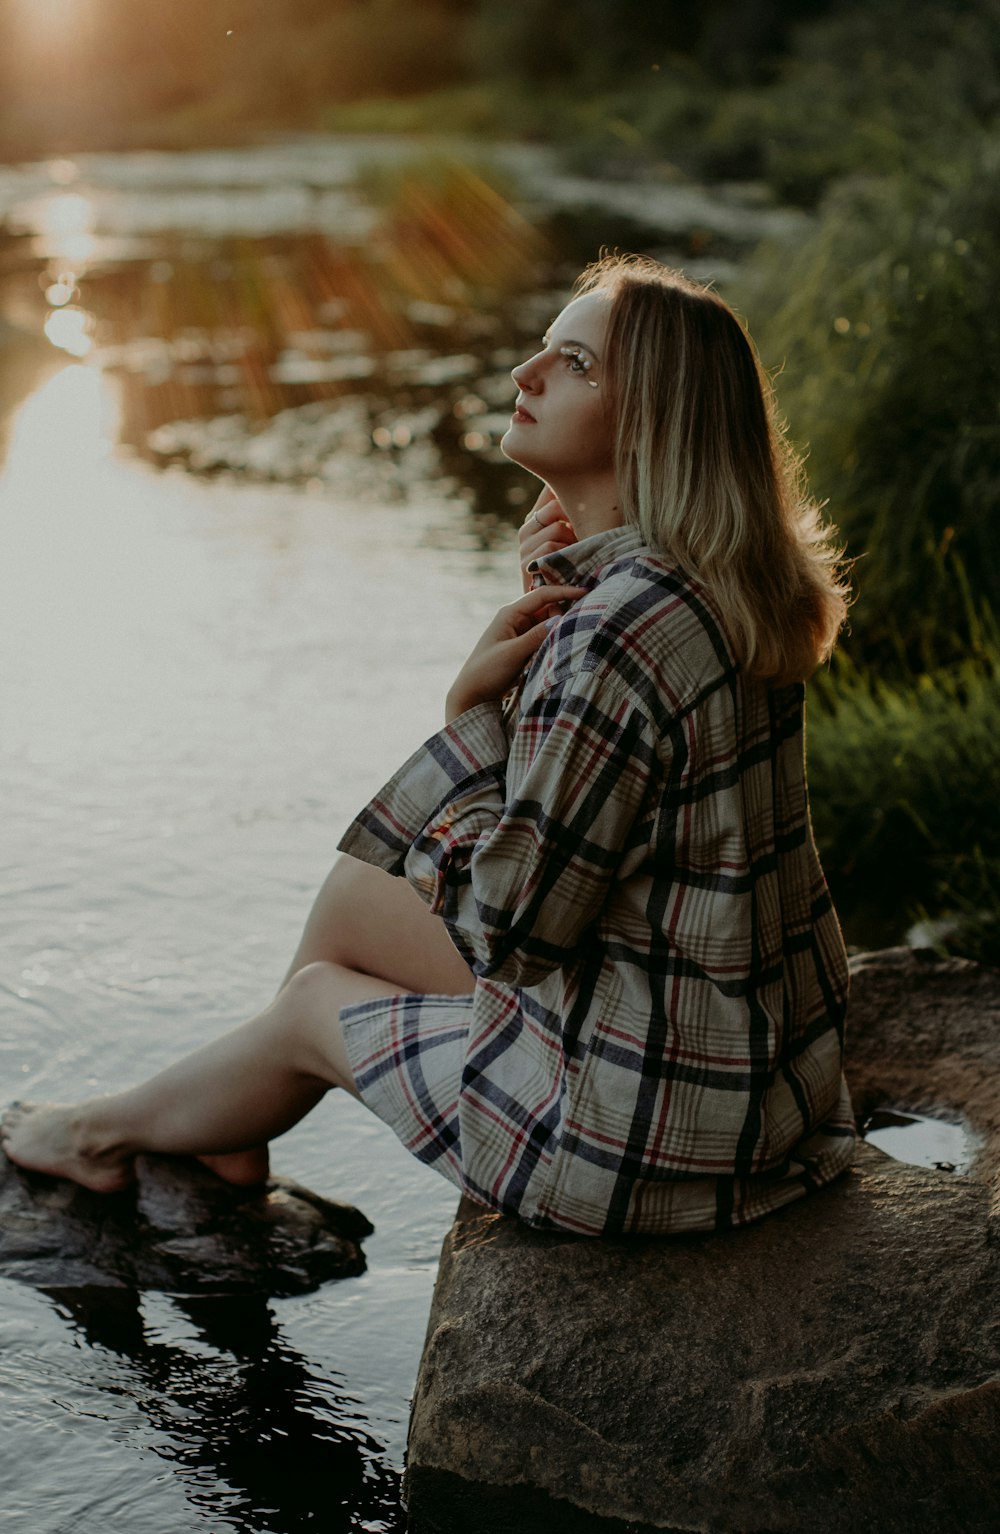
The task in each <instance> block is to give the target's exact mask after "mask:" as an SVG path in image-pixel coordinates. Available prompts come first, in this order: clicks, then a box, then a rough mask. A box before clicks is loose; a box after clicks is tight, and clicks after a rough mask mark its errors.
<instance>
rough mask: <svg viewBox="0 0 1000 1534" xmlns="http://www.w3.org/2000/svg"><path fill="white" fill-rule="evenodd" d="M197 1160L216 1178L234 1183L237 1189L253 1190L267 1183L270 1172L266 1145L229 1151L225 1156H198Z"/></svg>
mask: <svg viewBox="0 0 1000 1534" xmlns="http://www.w3.org/2000/svg"><path fill="white" fill-rule="evenodd" d="M198 1160H199V1161H200V1162H201V1163H202V1164H203V1165H204V1166H207V1167H208V1170H209V1171H210V1172H214V1173H215V1175H216V1177H222V1178H224V1180H225V1181H226V1182H231V1183H235V1184H236V1186H237V1187H238V1188H255V1187H257V1185H258V1184H259V1183H262V1182H267V1178H268V1173H269V1172H270V1170H271V1162H270V1157H269V1155H268V1150H267V1146H266V1145H258V1146H256V1147H255V1148H254V1149H253V1150H246V1151H230V1152H228V1153H227V1154H226V1155H219V1156H199V1157H198Z"/></svg>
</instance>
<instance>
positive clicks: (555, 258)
mask: <svg viewBox="0 0 1000 1534" xmlns="http://www.w3.org/2000/svg"><path fill="white" fill-rule="evenodd" d="M511 156H512V158H511V159H509V161H508V163H506V164H505V165H504V166H503V167H502V171H501V173H500V179H501V181H503V178H507V183H506V184H510V185H512V186H513V183H514V180H515V179H516V178H517V177H520V178H521V179H520V182H519V183H518V185H519V186H520V191H517V190H511V191H510V192H509V193H508V192H506V191H498V190H497V189H496V185H495V181H494V180H491V179H490V178H489V177H487V178H486V179H485V180H484V179H483V178H481V177H480V176H479V174H478V172H475V171H473V170H471V169H469V167H468V166H467V165H466V166H464V167H463V165H462V164H461V163H458V165H457V168H456V162H454V160H451V161H449V162H448V163H447V164H445V162H436V163H435V164H433V165H430V166H428V165H427V164H424V166H423V169H422V170H421V169H420V167H419V165H418V170H417V171H416V172H414V174H413V176H411V177H410V179H409V180H407V178H406V176H405V175H401V172H400V170H399V154H398V150H396V149H392V146H389V147H387V146H385V145H378V144H374V145H361V146H359V145H357V144H350V145H345V144H342V143H339V144H338V143H336V142H327V141H323V142H316V141H312V142H310V143H306V144H289V145H285V146H280V145H279V146H275V147H270V148H268V149H259V150H246V151H234V152H226V153H201V154H191V155H187V156H184V155H168V156H140V155H131V156H92V157H86V158H83V159H81V160H78V161H70V160H65V161H54V162H48V163H47V164H45V165H39V166H27V167H8V168H3V169H2V170H0V218H2V220H3V226H2V227H3V233H2V235H0V342H2V345H3V350H4V359H5V368H4V381H3V384H2V389H0V411H2V418H3V432H4V439H3V440H4V447H3V454H4V456H3V462H2V468H0V547H2V560H3V569H4V573H5V582H4V601H3V602H2V603H0V640H2V647H3V655H4V665H3V668H2V670H3V674H2V679H0V721H2V737H0V752H2V775H3V785H4V803H5V815H4V824H5V856H4V859H3V866H2V869H0V881H2V889H0V895H2V901H3V910H4V913H5V920H4V923H3V932H2V937H0V984H2V989H3V997H4V1010H3V1029H2V1037H0V1061H2V1067H3V1090H2V1094H0V1095H2V1097H3V1099H4V1100H10V1099H13V1098H23V1099H28V1100H40V1099H41V1100H44V1099H49V1100H66V1099H73V1098H77V1097H79V1096H81V1095H84V1094H86V1093H89V1092H92V1091H98V1090H105V1089H112V1088H115V1087H118V1086H120V1085H124V1084H125V1083H127V1082H128V1081H129V1080H132V1079H134V1078H135V1077H137V1076H139V1075H143V1074H147V1073H149V1072H151V1071H152V1070H154V1069H157V1068H159V1067H160V1066H162V1065H164V1064H166V1063H167V1062H168V1061H170V1060H171V1059H172V1058H174V1057H175V1056H176V1055H177V1054H178V1053H180V1052H183V1051H185V1050H187V1049H189V1048H191V1047H193V1046H195V1045H196V1044H198V1043H199V1042H201V1041H202V1040H204V1039H205V1038H207V1037H209V1036H211V1035H213V1034H215V1033H217V1032H219V1031H221V1030H223V1029H224V1028H227V1027H229V1026H231V1025H232V1024H234V1023H236V1022H237V1021H239V1020H241V1019H242V1018H244V1017H245V1016H248V1015H249V1014H251V1013H252V1012H253V1011H255V1010H256V1009H257V1008H258V1007H259V1006H260V1005H261V1004H262V1003H263V1002H264V1001H265V1000H266V999H267V998H268V996H269V995H270V993H271V992H272V991H273V989H274V987H275V985H276V984H277V981H278V979H279V977H280V976H281V974H282V973H283V971H284V969H285V967H286V965H287V962H288V958H289V956H290V953H291V951H292V949H293V947H294V944H295V942H296V939H297V936H298V932H299V929H300V926H301V923H302V921H303V920H304V918H305V915H306V913H307V910H308V907H309V904H310V901H311V898H312V895H313V893H314V891H315V889H316V888H317V886H318V885H319V883H320V881H321V880H322V878H323V876H324V875H325V873H326V871H327V869H328V867H329V865H330V863H331V861H332V858H333V856H334V849H335V845H336V841H337V839H338V836H339V834H340V832H341V830H342V828H343V826H344V824H345V822H346V821H347V820H348V818H349V817H350V816H351V815H352V814H353V813H354V812H355V811H356V810H357V809H358V808H360V806H361V805H362V804H363V803H364V802H365V800H366V799H367V798H368V797H369V795H370V794H371V793H372V792H373V791H374V790H375V789H376V788H377V787H378V785H379V784H380V783H381V782H382V781H383V780H384V779H385V778H386V777H387V776H388V775H389V773H390V772H391V771H392V770H393V768H394V767H395V766H396V765H397V764H398V762H399V761H400V760H401V759H402V758H403V757H404V755H405V754H407V753H408V752H409V751H410V750H411V749H412V748H413V747H414V746H415V745H416V744H418V743H419V741H420V740H422V739H423V738H424V737H425V736H426V735H427V734H429V733H430V732H432V731H433V730H434V729H435V728H437V726H438V724H439V722H440V719H441V714H442V708H443V698H444V693H445V691H446V688H447V685H448V683H449V681H450V679H451V676H452V674H453V671H454V669H455V667H456V664H457V662H458V660H460V659H461V657H462V656H463V655H464V653H465V651H466V650H467V649H468V647H469V646H470V645H471V643H472V642H473V641H474V639H475V638H476V637H477V636H478V634H479V632H480V630H481V628H482V626H483V625H484V623H485V621H486V620H487V618H488V617H489V615H490V614H491V613H492V612H493V610H494V609H495V607H496V606H497V605H498V604H499V603H500V602H502V601H504V600H507V599H509V597H510V596H511V595H513V594H514V593H515V591H516V589H517V580H516V575H517V572H516V560H515V554H514V547H515V542H514V527H515V525H516V523H517V521H518V520H520V518H521V517H523V515H524V506H525V503H526V498H527V496H528V494H529V488H528V486H527V484H526V483H525V482H524V476H521V475H520V474H519V473H517V472H516V471H513V470H512V469H511V468H510V467H509V466H504V465H503V464H502V462H501V461H500V460H499V455H498V453H497V449H496V442H497V439H498V436H499V434H500V432H501V430H502V429H503V425H504V424H505V422H506V419H507V416H508V414H509V401H510V398H511V395H512V392H513V391H512V386H511V385H510V383H509V378H508V371H509V367H510V365H511V363H512V362H513V361H515V360H516V359H517V357H518V356H519V355H520V354H521V353H522V352H523V350H524V346H525V344H526V342H527V339H528V338H529V337H531V336H533V335H534V334H537V333H538V332H539V331H540V330H541V329H543V328H544V325H545V324H546V323H547V321H548V319H550V318H551V316H552V314H553V313H554V312H555V310H556V309H557V308H558V306H559V302H560V301H561V298H562V296H563V294H562V289H563V288H564V286H565V282H566V280H567V278H568V276H569V275H570V273H571V272H572V270H573V268H574V267H578V266H579V264H580V261H581V260H582V259H583V258H584V257H586V256H589V255H592V254H594V253H595V239H594V230H595V228H596V227H597V226H598V225H599V224H600V221H601V217H602V215H599V214H596V213H595V212H594V211H593V207H591V209H590V211H586V210H585V209H583V208H582V207H581V206H579V205H580V203H581V192H580V186H579V184H578V183H569V182H563V183H562V185H561V188H560V184H559V183H558V178H556V177H555V176H554V173H553V172H552V170H551V167H548V169H547V170H546V174H547V175H548V176H549V180H548V182H547V183H546V184H545V185H543V184H542V183H543V180H544V178H543V176H542V170H543V169H545V167H542V168H541V169H540V162H538V161H532V162H531V163H530V164H528V162H527V161H517V157H516V156H514V155H513V152H511ZM532 175H534V177H535V180H534V182H532V181H531V176H532ZM394 177H395V181H393V178H394ZM387 178H388V188H387ZM525 188H526V189H525ZM574 188H575V189H574ZM604 195H605V203H604V205H603V206H604V209H605V211H604V214H603V220H604V224H603V228H602V229H601V238H603V239H606V240H607V241H608V242H610V243H615V242H619V243H622V244H624V245H628V244H645V245H646V247H647V248H648V247H651V246H652V247H653V248H655V249H657V250H658V251H659V252H660V253H666V254H671V253H673V254H676V255H678V256H679V257H680V258H681V259H684V258H685V257H688V258H690V259H689V266H690V267H692V268H694V267H696V266H697V269H698V270H701V271H702V272H704V271H705V269H706V267H705V263H706V262H707V263H708V265H709V266H711V264H712V261H713V260H714V261H715V262H716V264H717V266H718V268H719V270H720V271H722V272H723V274H724V271H725V269H726V263H727V262H729V261H730V260H731V257H732V255H733V252H734V250H735V249H736V246H737V244H738V242H739V240H740V239H744V240H745V239H746V238H749V237H751V236H752V235H753V234H755V233H759V232H762V231H761V229H760V228H759V227H758V225H759V223H760V220H761V219H764V220H765V222H766V217H767V216H769V215H767V214H765V213H755V212H754V211H753V209H752V207H750V206H749V204H741V203H740V201H739V199H733V200H731V201H730V202H729V203H726V204H723V203H718V204H717V205H715V212H714V213H713V205H712V204H710V202H709V201H708V200H704V199H703V201H702V202H701V203H698V202H697V200H696V202H695V203H694V204H692V203H690V200H689V201H688V203H685V202H684V197H683V196H681V195H680V194H679V193H678V196H679V197H680V203H674V204H670V203H669V197H668V198H667V200H666V203H665V204H664V207H665V208H666V207H667V204H669V207H670V208H671V209H672V210H673V211H670V212H669V216H667V215H666V214H665V215H664V216H662V217H660V218H659V220H658V222H656V224H655V228H651V227H650V225H649V221H648V216H647V222H646V223H645V224H642V225H637V224H636V223H634V222H628V221H627V215H629V214H630V212H631V213H634V212H635V208H634V207H633V208H631V209H630V208H626V207H620V208H618V210H617V211H616V212H615V213H614V215H613V216H612V215H611V214H609V213H608V212H607V207H608V206H609V202H608V199H611V201H613V198H611V192H610V191H609V190H608V189H604ZM691 195H694V194H688V193H685V194H684V196H688V197H689V198H690V196H691ZM560 199H561V204H560ZM574 199H576V203H575V204H574ZM543 200H544V201H545V202H546V206H547V212H546V215H545V218H544V219H543V218H542V217H541V215H540V213H539V207H540V205H541V202H542V201H543ZM582 201H584V202H585V201H586V199H585V198H583V199H582ZM594 203H595V204H599V203H600V197H599V196H597V195H596V194H595V198H594ZM571 205H573V207H572V208H571ZM741 208H742V209H743V212H741ZM748 208H749V211H747V209H748ZM648 211H649V210H648V208H647V209H646V213H647V215H648ZM744 213H745V215H746V218H747V219H748V220H749V225H747V226H746V227H744V225H742V224H740V222H739V221H740V219H741V218H742V217H743V216H744ZM713 218H714V219H715V224H714V225H713V222H712V221H713ZM734 219H735V220H736V224H735V225H734V224H733V222H732V221H733V220H734ZM755 219H756V220H757V223H756V224H755V223H754V220H755ZM737 226H738V227H737ZM685 230H687V232H686V233H685ZM713 242H714V244H713ZM713 250H714V251H715V254H714V256H713V254H712V251H713ZM706 252H707V253H706ZM698 263H700V266H698ZM273 1160H274V1165H275V1169H276V1170H277V1171H279V1172H282V1173H284V1174H287V1175H289V1176H292V1177H294V1178H297V1179H298V1180H300V1181H301V1182H303V1183H305V1184H307V1185H308V1186H310V1187H312V1188H314V1189H316V1190H317V1191H318V1192H321V1193H324V1194H327V1195H329V1196H331V1197H334V1198H337V1199H342V1200H345V1201H348V1202H352V1203H355V1204H357V1205H358V1206H359V1207H360V1208H361V1209H362V1210H363V1211H364V1212H365V1213H366V1215H367V1216H368V1217H369V1219H371V1220H372V1222H373V1223H374V1225H375V1234H374V1235H373V1236H372V1237H371V1238H370V1239H369V1240H368V1241H367V1243H366V1256H367V1271H366V1273H365V1274H364V1275H363V1276H362V1277H359V1278H353V1279H348V1280H344V1281H342V1282H339V1283H333V1284H328V1285H326V1286H325V1287H324V1288H323V1289H321V1290H320V1291H319V1292H317V1293H315V1294H312V1295H308V1296H305V1297H303V1298H296V1299H279V1300H268V1299H265V1298H261V1299H259V1300H256V1301H252V1300H248V1299H246V1298H245V1297H244V1298H240V1299H238V1300H237V1299H226V1298H213V1299H210V1300H209V1299H202V1300H199V1301H198V1302H196V1303H195V1302H193V1301H190V1300H185V1299H183V1298H181V1297H171V1296H167V1295H162V1294H132V1293H129V1292H127V1291H97V1290H90V1291H78V1292H73V1293H71V1292H67V1291H63V1292H59V1293H52V1294H46V1293H42V1292H39V1291H36V1290H33V1289H30V1288H26V1287H22V1286H19V1285H17V1284H14V1283H11V1282H9V1281H5V1282H3V1284H2V1289H3V1312H2V1321H0V1335H2V1343H3V1346H2V1353H0V1371H2V1381H3V1392H4V1402H5V1431H4V1435H3V1439H4V1442H3V1449H2V1451H0V1452H2V1454H3V1457H4V1460H5V1462H6V1468H5V1473H4V1493H3V1516H4V1519H5V1521H6V1522H7V1523H8V1524H9V1525H10V1527H11V1528H12V1529H19V1528H20V1529H24V1530H25V1531H30V1534H68V1531H70V1530H72V1531H74V1534H97V1531H98V1530H100V1531H104V1530H105V1529H107V1528H109V1527H124V1528H128V1529H129V1530H130V1531H131V1534H186V1531H191V1534H196V1531H197V1534H205V1531H209V1530H211V1531H222V1530H238V1531H247V1534H250V1531H259V1534H297V1531H299V1530H305V1529H313V1528H317V1529H318V1528H322V1529H324V1530H329V1531H337V1530H348V1529H350V1530H370V1531H376V1530H396V1529H400V1528H402V1527H403V1522H404V1515H403V1513H402V1511H401V1508H400V1501H399V1481H400V1474H401V1469H402V1465H403V1457H404V1449H405V1437H406V1420H407V1407H408V1400H409V1396H410V1393H411V1391H412V1387H413V1382H414V1379H415V1376H416V1370H417V1364H418V1360H419V1353H420V1347H421V1343H422V1339H423V1330H424V1326H425V1321H426V1315H427V1310H428V1304H429V1300H430V1294H431V1289H432V1286H433V1281H434V1276H435V1271H436V1265H437V1259H438V1253H439V1248H440V1244H441V1240H442V1237H443V1235H444V1233H445V1231H446V1229H447V1227H448V1224H449V1221H450V1218H451V1216H452V1213H453V1210H454V1206H455V1195H454V1193H453V1192H452V1190H451V1189H450V1187H449V1185H448V1184H446V1183H445V1182H444V1181H443V1180H441V1179H438V1178H436V1177H435V1176H434V1174H433V1173H432V1172H429V1171H427V1170H426V1169H424V1168H422V1167H420V1166H419V1165H418V1164H417V1163H416V1162H413V1161H411V1159H410V1158H409V1157H408V1156H407V1155H406V1153H405V1152H404V1151H403V1150H402V1149H401V1148H400V1147H399V1145H398V1144H397V1143H396V1141H395V1140H394V1138H393V1136H392V1135H391V1133H390V1132H389V1131H388V1130H386V1129H384V1128H383V1127H382V1126H381V1125H380V1124H378V1123H376V1122H374V1121H373V1120H371V1119H369V1118H368V1116H367V1115H366V1114H365V1113H364V1111H363V1110H362V1109H361V1108H360V1107H359V1106H358V1105H357V1104H355V1103H353V1102H351V1101H342V1100H334V1096H331V1097H330V1098H328V1099H327V1100H326V1101H325V1102H324V1103H323V1104H322V1105H321V1106H320V1107H319V1108H318V1109H317V1110H316V1111H315V1113H314V1114H312V1115H311V1116H310V1118H309V1119H308V1120H306V1121H305V1122H304V1123H303V1124H302V1125H300V1126H299V1127H298V1128H297V1129H295V1130H294V1131H293V1132H292V1133H290V1134H289V1135H287V1136H286V1137H284V1138H283V1139H282V1140H281V1141H279V1142H278V1143H277V1145H276V1146H275V1149H274V1157H273Z"/></svg>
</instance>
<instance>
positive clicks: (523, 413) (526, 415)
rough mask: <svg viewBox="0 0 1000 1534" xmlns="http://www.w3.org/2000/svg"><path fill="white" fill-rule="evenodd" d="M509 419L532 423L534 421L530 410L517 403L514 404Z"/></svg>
mask: <svg viewBox="0 0 1000 1534" xmlns="http://www.w3.org/2000/svg"><path fill="white" fill-rule="evenodd" d="M511 420H512V421H518V422H522V421H531V422H532V423H534V421H535V418H534V416H533V415H532V414H531V411H530V410H525V408H524V406H523V405H517V406H515V409H514V414H513V415H512V416H511Z"/></svg>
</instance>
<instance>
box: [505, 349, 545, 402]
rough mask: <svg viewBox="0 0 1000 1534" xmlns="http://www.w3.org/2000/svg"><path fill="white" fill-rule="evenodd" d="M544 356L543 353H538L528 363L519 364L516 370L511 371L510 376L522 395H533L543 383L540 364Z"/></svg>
mask: <svg viewBox="0 0 1000 1534" xmlns="http://www.w3.org/2000/svg"><path fill="white" fill-rule="evenodd" d="M542 355H543V354H542V353H541V352H536V353H535V355H534V356H533V357H529V358H528V359H527V361H526V362H519V363H518V364H517V367H516V368H512V369H511V374H510V376H511V378H512V379H513V380H514V382H515V383H516V384H517V387H518V388H519V389H520V390H521V392H522V394H532V393H534V391H535V390H536V389H537V388H538V386H539V383H540V381H541V374H540V372H539V370H538V363H539V360H540V358H541V357H542Z"/></svg>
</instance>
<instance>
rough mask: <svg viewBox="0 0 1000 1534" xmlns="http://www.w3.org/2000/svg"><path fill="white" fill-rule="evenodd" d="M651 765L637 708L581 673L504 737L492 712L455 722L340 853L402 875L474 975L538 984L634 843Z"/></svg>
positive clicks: (647, 735)
mask: <svg viewBox="0 0 1000 1534" xmlns="http://www.w3.org/2000/svg"><path fill="white" fill-rule="evenodd" d="M661 771H662V764H661V761H660V756H659V755H658V753H657V749H656V743H655V740H654V736H653V730H652V727H651V724H650V722H649V720H648V718H647V716H646V715H645V714H644V712H643V711H642V710H640V709H639V708H638V707H637V706H636V704H635V703H634V701H633V700H632V699H630V698H629V697H628V696H627V695H626V693H625V691H624V690H623V689H621V688H620V687H618V686H616V685H615V681H614V679H613V678H609V677H608V675H607V674H606V673H605V674H603V675H601V674H599V673H596V672H593V671H580V672H577V673H576V674H574V675H571V676H569V677H566V678H565V679H564V680H562V681H560V682H559V683H557V684H556V685H554V686H552V687H551V688H550V689H549V690H548V691H546V692H544V693H543V694H541V695H540V696H539V697H537V698H536V699H535V700H534V702H533V703H532V704H531V706H530V707H529V708H528V710H527V711H526V712H525V713H523V714H522V715H521V717H520V718H519V720H518V722H517V727H516V729H515V731H514V735H513V739H512V740H510V741H509V740H508V737H507V734H506V732H505V730H504V727H503V721H502V718H501V715H500V710H499V708H498V706H496V705H494V704H480V705H478V706H477V707H476V708H474V709H470V710H469V712H468V713H467V714H463V715H462V716H461V717H460V718H459V719H457V720H455V721H454V722H453V724H451V725H450V726H449V727H448V728H447V729H445V730H442V731H441V732H440V733H439V734H438V735H436V736H434V737H432V739H431V740H429V741H428V742H427V743H426V744H425V745H424V746H422V747H421V748H420V749H419V750H418V751H417V752H416V753H415V754H414V755H413V756H412V757H411V758H410V760H409V762H407V763H405V764H404V766H403V767H402V768H401V769H400V771H399V772H398V773H397V774H396V775H395V777H394V778H393V779H392V780H391V782H390V783H389V784H387V785H386V788H384V789H383V790H382V792H381V794H379V795H378V796H377V797H376V799H374V800H373V801H372V803H371V804H370V805H369V806H368V807H367V809H366V810H364V811H363V812H362V814H361V815H360V816H359V817H358V819H357V820H356V821H355V822H354V824H353V826H352V827H351V828H350V829H349V830H348V832H347V835H346V836H345V837H344V839H343V840H342V841H341V843H340V846H341V849H342V850H343V851H345V852H349V853H352V854H353V855H355V856H358V857H362V858H366V859H367V860H368V861H370V862H376V863H378V864H379V866H381V867H383V868H386V869H387V870H388V871H389V872H390V873H402V874H405V876H406V878H407V879H408V880H409V882H410V883H411V885H413V887H414V888H415V889H416V890H417V891H418V893H419V894H420V895H421V896H422V897H423V898H424V899H425V900H426V901H427V903H428V904H429V905H430V907H431V909H432V910H433V911H435V912H436V913H437V914H438V915H440V916H441V917H442V918H443V919H444V921H445V923H446V924H447V926H448V928H449V931H450V932H451V934H452V937H453V938H454V940H455V942H456V944H457V946H458V947H459V948H460V949H461V951H462V953H463V955H464V957H465V958H466V959H467V961H468V962H469V963H470V964H471V965H472V968H473V969H474V971H475V972H476V974H477V975H480V976H483V977H492V978H495V979H497V980H500V981H503V982H504V983H507V984H514V985H522V986H526V985H532V984H537V982H538V981H540V980H541V979H542V978H543V977H544V976H545V975H546V974H548V973H549V972H550V971H551V970H553V969H555V968H556V967H558V966H559V965H562V964H565V963H566V962H568V961H569V960H570V959H572V957H573V956H574V954H575V951H576V950H577V948H578V946H579V943H580V940H581V938H582V936H583V934H584V933H585V932H586V930H587V928H588V927H589V926H591V925H592V924H593V923H594V921H595V920H596V918H597V916H598V914H599V912H600V910H601V907H602V905H603V904H604V901H605V899H606V896H607V893H608V888H609V885H610V884H611V882H612V881H613V880H614V879H615V877H616V875H618V874H619V872H620V870H621V869H622V867H623V865H625V864H626V863H627V860H628V856H629V853H630V852H634V851H635V849H636V848H638V847H640V846H642V845H645V843H646V834H644V833H643V830H642V829H641V828H640V829H637V827H639V825H640V822H641V821H642V820H643V816H642V813H641V812H642V809H643V806H644V804H646V803H648V802H649V792H650V786H651V783H652V780H653V779H654V777H655V776H657V775H658V774H659V773H660V772H661ZM645 832H646V833H647V834H648V827H645Z"/></svg>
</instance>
